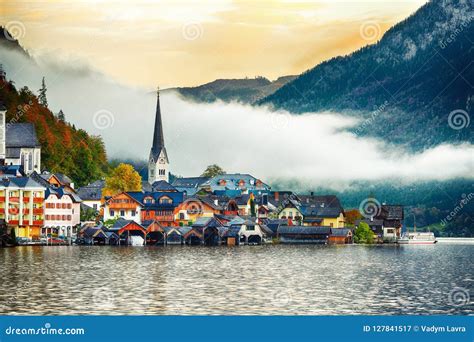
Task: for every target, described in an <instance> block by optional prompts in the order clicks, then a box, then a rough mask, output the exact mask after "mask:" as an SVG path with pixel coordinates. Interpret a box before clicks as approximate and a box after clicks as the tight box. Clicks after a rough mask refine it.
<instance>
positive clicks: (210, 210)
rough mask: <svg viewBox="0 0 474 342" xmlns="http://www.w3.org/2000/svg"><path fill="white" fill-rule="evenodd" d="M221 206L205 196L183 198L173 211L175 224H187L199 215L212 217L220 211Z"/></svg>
mask: <svg viewBox="0 0 474 342" xmlns="http://www.w3.org/2000/svg"><path fill="white" fill-rule="evenodd" d="M222 210H223V209H222V206H220V205H219V203H218V202H217V201H213V200H212V199H210V198H207V197H192V198H188V199H187V200H185V201H184V202H183V203H181V204H180V205H179V206H178V207H176V209H175V211H174V216H175V222H176V223H177V224H182V225H188V224H189V223H190V222H191V223H194V222H196V220H197V219H198V218H200V217H214V214H220V213H221V212H222Z"/></svg>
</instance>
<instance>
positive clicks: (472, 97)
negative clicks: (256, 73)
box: [258, 0, 474, 150]
mask: <svg viewBox="0 0 474 342" xmlns="http://www.w3.org/2000/svg"><path fill="white" fill-rule="evenodd" d="M473 6H474V5H473V2H472V1H469V0H436V1H430V2H428V3H427V4H425V5H424V6H422V7H421V8H420V9H419V10H418V11H417V12H415V13H414V14H413V15H412V16H410V17H409V18H407V19H406V20H404V21H403V22H400V23H399V24H397V25H396V26H394V27H393V28H391V29H390V30H389V31H387V32H386V34H385V35H384V36H383V38H382V39H381V40H380V41H379V42H378V43H377V44H374V45H370V46H366V47H364V48H362V49H360V50H358V51H356V52H354V53H352V54H350V55H347V56H344V57H337V58H333V59H331V60H328V61H326V62H323V63H321V64H319V65H317V66H316V67H314V68H313V69H310V70H308V71H306V72H304V73H303V74H301V75H300V76H299V77H298V78H296V79H295V80H293V81H292V82H289V83H287V84H286V85H284V86H283V87H281V88H280V89H278V90H277V91H276V92H275V93H273V94H271V95H269V96H267V97H266V98H264V99H262V100H260V101H258V104H260V105H268V106H270V107H273V108H275V109H286V110H288V111H291V112H293V113H297V114H298V113H305V112H317V111H323V110H329V111H337V112H343V113H346V114H349V115H352V116H356V117H358V118H360V119H361V123H360V124H359V126H358V127H355V128H354V133H356V134H359V135H367V136H374V137H378V138H382V139H384V140H385V141H389V142H392V143H395V144H402V145H405V146H406V147H410V148H412V149H414V150H421V149H425V148H427V147H430V146H434V145H437V144H439V143H443V142H460V141H468V142H471V143H472V142H474V139H473V138H474V130H473V129H472V127H473V125H472V124H471V125H469V121H470V118H472V112H473V107H474V88H473V86H474V63H473V61H474V46H473V42H474V11H473ZM456 110H458V111H457V112H453V111H456ZM450 113H453V114H452V115H451V116H450ZM448 118H449V122H448ZM452 127H454V128H452Z"/></svg>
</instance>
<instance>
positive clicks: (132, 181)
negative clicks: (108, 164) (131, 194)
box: [102, 163, 142, 196]
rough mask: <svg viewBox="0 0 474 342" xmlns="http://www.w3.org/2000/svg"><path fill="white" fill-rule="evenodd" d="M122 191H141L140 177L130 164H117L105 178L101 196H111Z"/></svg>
mask: <svg viewBox="0 0 474 342" xmlns="http://www.w3.org/2000/svg"><path fill="white" fill-rule="evenodd" d="M124 191H142V177H140V175H139V173H138V172H137V171H135V169H134V168H133V166H132V165H130V164H124V163H121V164H119V165H118V166H117V167H116V168H115V169H113V170H112V172H110V174H109V175H108V176H107V177H106V178H105V187H104V189H103V190H102V195H103V196H113V195H116V194H118V193H121V192H124Z"/></svg>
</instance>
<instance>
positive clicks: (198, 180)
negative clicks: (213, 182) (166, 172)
mask: <svg viewBox="0 0 474 342" xmlns="http://www.w3.org/2000/svg"><path fill="white" fill-rule="evenodd" d="M209 179H210V178H209V177H184V178H176V179H175V180H174V182H173V183H172V185H173V186H174V187H182V188H197V187H198V186H199V185H201V184H203V183H205V182H207V181H208V180H209Z"/></svg>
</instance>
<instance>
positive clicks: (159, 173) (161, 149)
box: [148, 88, 169, 184]
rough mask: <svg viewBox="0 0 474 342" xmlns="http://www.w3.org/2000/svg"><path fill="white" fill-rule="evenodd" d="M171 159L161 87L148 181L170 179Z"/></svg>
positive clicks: (157, 100)
mask: <svg viewBox="0 0 474 342" xmlns="http://www.w3.org/2000/svg"><path fill="white" fill-rule="evenodd" d="M168 167H169V161H168V154H167V153H166V148H165V139H164V135H163V124H162V122H161V108H160V89H159V88H158V89H157V92H156V114H155V129H154V131H153V144H152V146H151V151H150V159H149V161H148V182H149V183H150V184H153V183H154V182H156V181H160V180H165V181H168V179H169V177H168V176H169V171H168Z"/></svg>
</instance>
